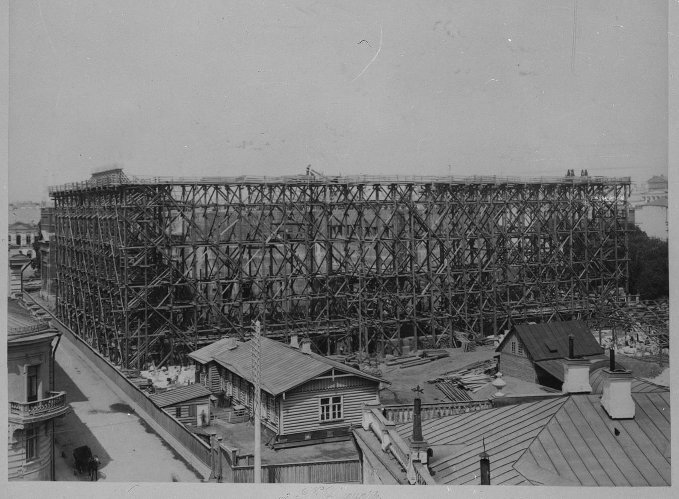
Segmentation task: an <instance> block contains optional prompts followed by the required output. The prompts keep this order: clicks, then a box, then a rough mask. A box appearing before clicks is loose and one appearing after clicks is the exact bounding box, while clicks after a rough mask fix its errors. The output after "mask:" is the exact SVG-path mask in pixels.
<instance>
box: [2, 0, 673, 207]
mask: <svg viewBox="0 0 679 499" xmlns="http://www.w3.org/2000/svg"><path fill="white" fill-rule="evenodd" d="M10 8H11V11H10V15H11V17H10V43H11V45H10V142H9V146H10V172H9V181H10V189H9V198H10V201H13V200H23V199H34V200H39V199H45V198H46V197H47V194H46V192H47V186H48V185H53V184H60V183H64V182H71V181H78V180H85V179H86V178H88V177H89V176H90V174H91V172H92V171H93V170H95V169H98V168H101V167H103V166H105V165H108V164H111V163H118V164H121V165H123V166H124V168H125V170H126V172H127V173H130V174H137V175H172V176H218V175H243V174H246V175H286V174H299V173H303V172H304V170H305V168H306V165H307V164H311V165H312V167H313V168H314V169H316V170H318V171H321V172H324V173H326V174H331V175H335V174H338V173H342V174H358V173H366V174H423V175H445V174H448V173H452V174H453V175H473V174H484V175H520V176H534V175H550V176H556V175H563V174H564V173H565V172H566V170H567V169H569V168H573V169H575V170H576V173H577V174H579V172H580V170H581V169H583V168H587V169H588V170H589V173H590V174H591V175H609V176H632V180H633V181H644V180H646V179H647V178H649V177H650V176H652V175H654V174H663V173H666V171H667V67H668V61H667V2H666V1H664V0H615V1H613V0H586V1H585V0H577V1H576V0H560V1H545V0H462V1H455V0H443V1H438V2H437V1H431V0H427V1H417V0H409V1H396V0H388V1H383V2H370V3H369V2H366V1H365V0H360V1H355V2H351V1H341V2H340V1H337V2H330V1H322V2H320V1H319V2H314V1H310V0H309V1H307V0H295V1H287V2H283V1H271V2H256V1H244V2H224V1H199V2H198V1H170V0H162V1H147V0H131V1H123V0H115V1H114V0H106V1H93V0H59V1H49V0H43V1H37V0H15V1H13V2H12V3H11V7H10Z"/></svg>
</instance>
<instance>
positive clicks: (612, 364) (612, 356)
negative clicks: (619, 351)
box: [609, 345, 615, 372]
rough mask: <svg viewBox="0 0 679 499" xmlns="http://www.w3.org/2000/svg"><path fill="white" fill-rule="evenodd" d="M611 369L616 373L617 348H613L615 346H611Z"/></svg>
mask: <svg viewBox="0 0 679 499" xmlns="http://www.w3.org/2000/svg"><path fill="white" fill-rule="evenodd" d="M609 368H610V370H611V372H613V371H615V348H613V345H611V349H610V365H609Z"/></svg>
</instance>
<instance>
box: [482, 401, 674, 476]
mask: <svg viewBox="0 0 679 499" xmlns="http://www.w3.org/2000/svg"><path fill="white" fill-rule="evenodd" d="M632 397H633V398H634V401H635V403H636V414H635V417H634V419H626V420H613V419H610V418H609V417H608V415H607V414H606V412H605V411H604V409H603V408H602V407H601V397H600V396H598V395H574V396H571V397H569V398H568V401H567V402H566V403H565V404H563V406H562V407H561V409H560V410H559V411H558V412H557V413H556V415H555V416H554V418H553V419H552V420H551V421H550V422H549V424H547V425H546V426H545V427H544V429H543V430H542V431H541V432H540V434H539V435H538V437H537V438H536V439H535V440H534V441H533V442H532V443H531V445H530V447H529V448H528V451H527V452H526V453H525V454H524V455H523V456H522V457H521V459H519V461H518V462H517V463H516V466H515V467H516V468H517V469H519V470H522V469H524V468H525V469H530V470H531V471H532V472H536V474H535V475H534V476H533V477H532V480H533V481H536V482H538V483H544V484H546V485H551V484H555V482H552V481H551V478H552V477H553V476H557V477H559V479H560V484H563V483H564V482H563V480H567V482H568V483H570V484H572V485H599V486H633V487H645V486H649V485H654V486H667V485H670V484H671V477H670V475H671V473H670V471H671V467H670V394H669V392H664V393H634V394H632ZM615 430H618V435H616V431H615ZM492 460H493V457H492V454H491V463H492ZM541 471H542V472H543V473H542V476H543V479H541V478H540V472H541Z"/></svg>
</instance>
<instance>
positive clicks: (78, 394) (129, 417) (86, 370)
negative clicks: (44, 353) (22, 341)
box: [54, 336, 201, 482]
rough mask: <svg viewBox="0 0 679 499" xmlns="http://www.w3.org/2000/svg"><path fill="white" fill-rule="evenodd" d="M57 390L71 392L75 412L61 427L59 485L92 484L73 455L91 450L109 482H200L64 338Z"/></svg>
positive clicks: (57, 424)
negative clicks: (83, 449)
mask: <svg viewBox="0 0 679 499" xmlns="http://www.w3.org/2000/svg"><path fill="white" fill-rule="evenodd" d="M54 374H55V389H56V390H64V391H66V401H67V402H68V403H69V404H70V405H71V409H72V411H71V412H70V413H69V414H67V415H66V416H65V417H63V418H58V419H57V420H56V422H55V467H56V468H55V471H56V480H57V481H74V480H88V476H87V473H83V474H82V475H75V474H74V466H73V449H75V448H76V447H80V446H81V445H87V446H89V447H90V449H91V450H92V453H93V454H94V455H96V456H97V457H98V458H99V461H100V463H101V464H100V468H99V469H100V473H99V479H100V480H103V481H107V482H172V481H175V482H199V481H201V477H200V475H198V474H197V473H196V472H195V471H194V470H193V469H192V468H191V467H190V466H189V464H188V463H187V462H186V461H185V460H184V459H182V458H181V456H179V455H178V454H177V453H176V452H175V451H174V450H173V449H172V448H171V447H169V446H168V445H167V444H166V443H165V442H164V441H163V440H162V439H161V438H160V437H159V436H158V435H157V434H156V433H155V432H154V431H153V430H152V429H151V428H150V427H148V426H147V425H146V423H145V422H144V421H143V420H142V419H141V418H140V417H139V416H137V415H136V414H135V413H134V411H133V409H132V408H131V407H130V406H129V405H127V404H126V403H125V401H123V400H122V399H121V398H120V397H119V396H118V395H117V394H116V392H115V391H114V390H113V389H112V388H111V386H110V383H111V382H110V381H108V382H107V381H105V380H104V379H103V377H102V376H101V375H100V374H99V373H98V372H97V371H93V370H91V368H90V365H89V364H88V363H87V361H86V360H85V358H84V357H83V356H82V355H81V354H80V352H79V351H78V349H77V348H76V347H75V346H74V345H73V344H72V343H71V341H70V340H69V339H68V338H66V337H64V336H62V339H61V342H60V344H59V347H58V349H57V353H56V365H55V373H54Z"/></svg>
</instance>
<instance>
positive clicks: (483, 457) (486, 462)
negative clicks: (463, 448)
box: [479, 450, 490, 485]
mask: <svg viewBox="0 0 679 499" xmlns="http://www.w3.org/2000/svg"><path fill="white" fill-rule="evenodd" d="M479 465H480V467H481V485H490V457H489V456H488V453H486V451H485V450H484V451H483V452H482V453H481V454H479Z"/></svg>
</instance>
